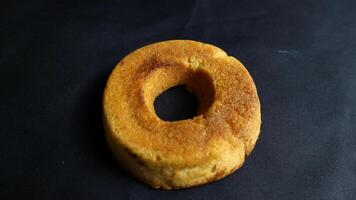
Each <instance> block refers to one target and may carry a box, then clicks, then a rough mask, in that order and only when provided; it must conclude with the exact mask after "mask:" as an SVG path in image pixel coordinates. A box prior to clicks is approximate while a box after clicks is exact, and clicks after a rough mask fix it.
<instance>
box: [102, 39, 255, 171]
mask: <svg viewBox="0 0 356 200" xmlns="http://www.w3.org/2000/svg"><path fill="white" fill-rule="evenodd" d="M196 70H200V71H203V72H204V73H206V74H207V75H208V76H210V78H211V80H212V83H213V86H214V89H215V96H214V97H213V103H212V106H211V107H210V108H209V109H208V110H207V111H206V112H205V113H203V114H201V115H199V116H197V117H195V118H193V119H188V120H182V121H175V122H165V121H163V120H161V119H159V118H158V117H157V116H156V114H155V113H154V110H153V106H152V105H151V103H152V100H153V99H154V97H155V96H157V95H158V94H159V92H163V90H164V89H166V87H167V85H169V84H170V83H168V82H171V83H172V84H174V83H176V82H179V81H180V80H179V79H180V78H181V76H180V75H181V74H189V73H190V72H191V71H196ZM172 72H177V73H172ZM172 74H173V75H172ZM174 74H176V75H174ZM163 83H164V84H163ZM165 83H167V84H165ZM170 86H173V85H170ZM202 89H204V88H202ZM103 103H104V118H105V119H106V121H107V124H108V127H109V129H110V131H111V133H110V134H112V135H113V136H114V138H116V141H117V143H118V144H120V145H123V146H125V147H127V148H128V149H130V151H132V152H134V153H135V154H137V155H138V156H139V157H142V158H143V159H144V160H149V161H157V160H159V161H160V162H169V163H171V164H177V165H179V164H181V163H183V164H184V165H194V164H196V163H199V162H204V160H206V159H214V156H215V154H216V153H217V152H219V149H221V148H220V146H219V145H221V144H222V143H221V141H223V142H227V143H228V144H230V145H231V147H232V148H233V147H234V145H235V144H236V141H237V140H247V139H249V137H257V136H258V134H257V135H256V134H255V132H256V130H257V129H258V130H259V127H260V103H259V99H258V96H257V91H256V87H255V85H254V82H253V80H252V78H251V76H250V75H249V73H248V71H247V70H246V69H245V67H244V66H243V65H242V64H241V63H240V62H239V61H238V60H236V59H235V58H233V57H230V56H227V55H226V53H225V52H224V51H222V50H221V49H219V48H217V47H215V46H212V45H208V44H204V43H200V42H195V41H187V40H174V41H165V42H159V43H155V44H152V45H148V46H145V47H143V48H140V49H138V50H136V51H134V52H132V53H131V54H129V55H128V56H126V57H125V58H124V59H123V60H122V61H121V62H120V63H119V64H118V65H117V66H116V68H115V69H114V70H113V72H112V74H111V75H110V77H109V80H108V82H107V85H106V88H105V92H104V100H103ZM246 138H247V139H246ZM247 146H248V144H246V148H250V147H247ZM246 148H245V149H246ZM251 148H252V147H251ZM246 150H247V151H250V149H246Z"/></svg>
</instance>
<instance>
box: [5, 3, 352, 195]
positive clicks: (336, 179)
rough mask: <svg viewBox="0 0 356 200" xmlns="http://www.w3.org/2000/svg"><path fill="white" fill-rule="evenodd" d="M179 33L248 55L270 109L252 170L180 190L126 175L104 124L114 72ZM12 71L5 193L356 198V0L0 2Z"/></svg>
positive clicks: (7, 78)
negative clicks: (119, 64)
mask: <svg viewBox="0 0 356 200" xmlns="http://www.w3.org/2000/svg"><path fill="white" fill-rule="evenodd" d="M168 39H193V40H198V41H202V42H207V43H211V44H214V45H216V46H218V47H221V48H222V49H224V50H225V51H226V52H227V53H228V54H229V55H232V56H234V57H236V58H238V59H239V60H240V61H241V62H242V63H244V64H245V66H246V67H247V69H248V70H249V72H250V73H251V75H252V76H253V78H254V80H255V83H256V85H257V88H258V92H259V95H260V100H261V104H262V121H263V124H262V133H261V135H260V139H259V140H258V142H257V145H256V148H255V150H254V151H253V153H252V155H251V156H250V157H248V159H247V160H246V163H245V165H244V166H243V167H242V168H241V169H240V170H238V171H237V172H236V173H234V174H232V175H231V176H228V177H227V178H225V179H223V180H221V181H218V182H215V183H212V184H208V185H205V186H200V187H196V188H192V189H186V190H180V191H160V190H152V189H150V188H148V187H146V186H145V185H143V184H141V183H139V182H137V181H136V180H135V179H133V178H132V177H131V176H129V175H128V174H127V173H126V172H124V171H123V170H122V169H121V168H120V167H119V165H118V164H117V163H116V162H115V160H114V159H113V157H112V156H111V154H110V151H109V149H108V148H107V144H106V141H105V138H104V130H103V126H102V120H101V111H102V110H101V98H102V93H103V88H104V85H105V82H106V79H107V78H108V76H109V74H110V72H111V70H112V69H113V68H114V66H115V64H116V63H117V62H118V61H119V60H120V59H121V58H122V57H123V56H125V55H126V54H128V53H129V52H131V51H133V50H134V49H136V48H139V47H142V46H144V45H146V44H149V43H153V42H157V41H162V40H168ZM0 67H1V68H0V70H1V71H0V74H1V77H0V95H1V96H0V97H1V98H0V112H1V118H0V123H1V125H0V133H1V134H0V199H4V200H5V199H172V200H173V199H241V200H242V199H342V200H343V199H345V200H346V199H356V164H355V163H356V136H355V134H356V125H355V124H356V121H355V119H356V117H355V116H356V114H355V113H356V80H355V79H356V1H352V0H350V1H336V0H335V1H333V0H324V1H313V0H305V1H282V0H281V1H276V0H270V1H262V0H261V1H256V0H245V1H203V0H199V1H198V0H196V1H81V2H79V1H1V3H0ZM188 104H189V103H188ZM164 105H169V104H162V105H158V107H160V106H161V107H160V109H161V110H163V112H164V110H165V109H168V108H167V107H166V108H165V107H164ZM189 105H190V104H189ZM168 107H169V106H168ZM192 109H193V108H192ZM182 110H184V109H182Z"/></svg>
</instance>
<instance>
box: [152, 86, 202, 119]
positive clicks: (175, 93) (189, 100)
mask: <svg viewBox="0 0 356 200" xmlns="http://www.w3.org/2000/svg"><path fill="white" fill-rule="evenodd" d="M154 108H155V111H156V114H157V116H158V117H159V118H161V119H162V120H165V121H178V120H184V119H191V118H193V117H194V116H196V115H197V110H198V99H197V97H196V96H195V95H194V94H192V93H191V92H189V91H188V90H187V89H186V87H185V86H184V85H178V86H175V87H171V88H169V89H168V90H166V91H164V92H163V93H161V94H160V95H159V96H158V97H157V98H156V99H155V101H154Z"/></svg>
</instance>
